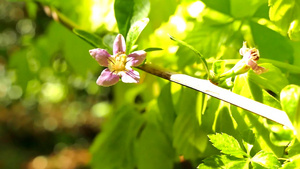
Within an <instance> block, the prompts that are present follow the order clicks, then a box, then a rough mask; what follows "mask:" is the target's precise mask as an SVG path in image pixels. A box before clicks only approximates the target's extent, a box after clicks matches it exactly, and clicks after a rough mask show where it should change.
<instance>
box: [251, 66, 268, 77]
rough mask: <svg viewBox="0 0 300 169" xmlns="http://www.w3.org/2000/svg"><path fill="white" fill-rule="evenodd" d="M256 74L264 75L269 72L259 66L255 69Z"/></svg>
mask: <svg viewBox="0 0 300 169" xmlns="http://www.w3.org/2000/svg"><path fill="white" fill-rule="evenodd" d="M253 71H254V73H256V74H258V75H260V74H262V73H265V72H267V71H268V69H266V68H264V67H261V66H257V67H256V68H255V69H253Z"/></svg>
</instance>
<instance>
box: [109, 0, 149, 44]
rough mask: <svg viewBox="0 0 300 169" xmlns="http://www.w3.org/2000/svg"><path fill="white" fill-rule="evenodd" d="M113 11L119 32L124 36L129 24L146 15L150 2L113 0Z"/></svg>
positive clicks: (145, 0) (143, 0)
mask: <svg viewBox="0 0 300 169" xmlns="http://www.w3.org/2000/svg"><path fill="white" fill-rule="evenodd" d="M114 11H115V17H116V20H117V24H118V28H119V32H120V33H121V34H122V35H123V36H124V37H125V38H126V37H127V33H128V31H129V29H130V27H131V25H132V24H134V23H135V22H136V21H138V20H141V19H143V18H146V17H147V16H148V14H149V11H150V2H149V0H126V1H124V0H115V4H114Z"/></svg>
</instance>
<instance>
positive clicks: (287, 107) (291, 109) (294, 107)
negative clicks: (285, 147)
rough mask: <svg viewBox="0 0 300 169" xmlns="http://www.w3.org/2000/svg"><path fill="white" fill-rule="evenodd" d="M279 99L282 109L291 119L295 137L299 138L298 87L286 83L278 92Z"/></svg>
mask: <svg viewBox="0 0 300 169" xmlns="http://www.w3.org/2000/svg"><path fill="white" fill-rule="evenodd" d="M280 100H281V105H282V108H283V110H284V111H285V112H286V113H287V115H288V116H289V118H290V120H291V121H292V123H293V125H294V127H295V129H296V131H297V138H298V139H300V87H299V86H297V85H288V86H286V87H285V88H284V89H283V90H282V91H281V93H280Z"/></svg>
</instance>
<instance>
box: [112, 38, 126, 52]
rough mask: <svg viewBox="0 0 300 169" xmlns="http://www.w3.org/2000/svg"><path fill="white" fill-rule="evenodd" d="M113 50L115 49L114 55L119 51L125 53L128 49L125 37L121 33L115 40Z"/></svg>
mask: <svg viewBox="0 0 300 169" xmlns="http://www.w3.org/2000/svg"><path fill="white" fill-rule="evenodd" d="M113 51H114V55H115V54H117V53H119V52H121V53H125V51H126V43H125V39H124V37H123V36H122V35H121V34H118V35H117V37H116V39H115V41H114V46H113Z"/></svg>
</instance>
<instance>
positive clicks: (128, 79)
mask: <svg viewBox="0 0 300 169" xmlns="http://www.w3.org/2000/svg"><path fill="white" fill-rule="evenodd" d="M139 81H140V74H139V72H137V71H135V70H132V69H131V70H128V71H126V72H122V82H124V83H138V82H139Z"/></svg>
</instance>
